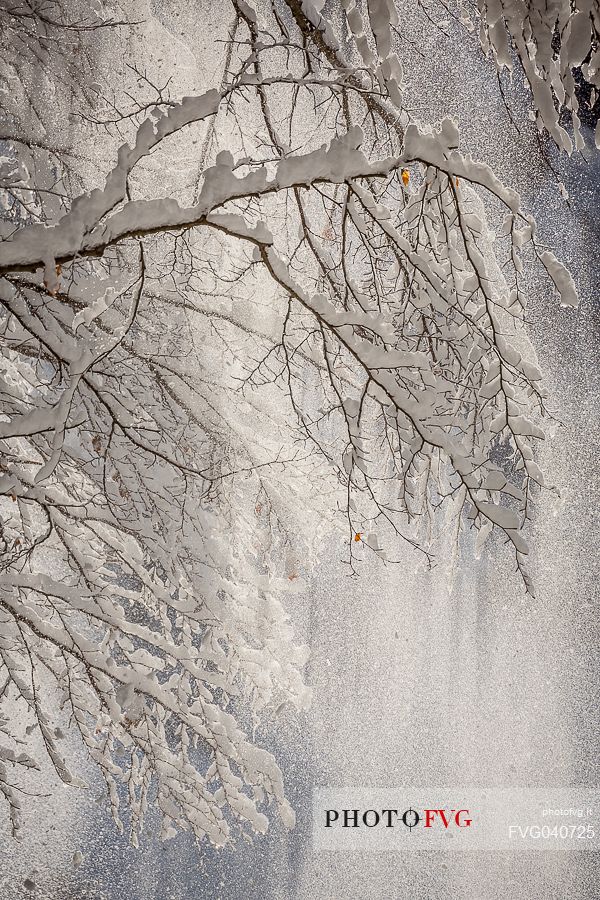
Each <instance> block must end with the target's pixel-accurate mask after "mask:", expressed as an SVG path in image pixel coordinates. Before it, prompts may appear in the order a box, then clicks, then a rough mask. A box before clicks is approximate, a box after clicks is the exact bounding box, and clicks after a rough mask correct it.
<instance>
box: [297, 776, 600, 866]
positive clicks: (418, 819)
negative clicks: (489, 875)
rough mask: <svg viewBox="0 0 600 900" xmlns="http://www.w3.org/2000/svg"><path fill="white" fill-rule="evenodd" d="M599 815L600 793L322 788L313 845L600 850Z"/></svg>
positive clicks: (383, 848) (380, 848)
mask: <svg viewBox="0 0 600 900" xmlns="http://www.w3.org/2000/svg"><path fill="white" fill-rule="evenodd" d="M390 801H392V802H390ZM599 811H600V792H599V791H598V790H596V789H585V788H554V787H553V788H549V789H547V790H546V789H542V788H535V789H530V790H528V789H519V788H507V789H501V788H492V789H464V788H430V789H427V788H422V787H414V788H410V787H406V786H403V787H402V788H390V789H386V790H384V789H379V788H378V789H367V788H346V789H344V788H333V789H329V788H315V790H314V792H313V829H312V830H313V846H314V849H315V850H316V851H320V850H334V851H335V850H341V851H344V852H352V851H356V852H362V851H364V850H373V851H374V852H387V851H391V852H394V851H396V850H399V849H402V851H405V850H428V849H429V850H439V849H442V848H443V849H448V850H452V849H455V850H467V849H469V848H474V847H476V848H478V849H494V850H500V849H501V850H515V851H518V850H519V849H522V848H525V847H527V848H532V849H533V848H537V849H540V850H549V851H552V850H554V851H555V850H556V849H557V847H558V846H559V845H560V847H561V848H562V849H565V850H578V851H579V850H595V851H598V850H600V817H599V815H598V813H599Z"/></svg>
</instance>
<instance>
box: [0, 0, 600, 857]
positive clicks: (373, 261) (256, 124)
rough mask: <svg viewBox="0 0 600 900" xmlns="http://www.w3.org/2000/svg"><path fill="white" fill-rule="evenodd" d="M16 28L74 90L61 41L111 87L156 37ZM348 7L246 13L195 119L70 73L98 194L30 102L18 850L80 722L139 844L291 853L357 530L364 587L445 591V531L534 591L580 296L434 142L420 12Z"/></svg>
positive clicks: (25, 127) (10, 757) (23, 283)
mask: <svg viewBox="0 0 600 900" xmlns="http://www.w3.org/2000/svg"><path fill="white" fill-rule="evenodd" d="M580 5H581V4H580ZM3 6H4V7H6V11H5V15H7V16H9V21H10V23H11V27H13V28H14V29H17V30H19V29H20V30H19V34H22V35H26V36H27V41H28V42H29V43H28V44H27V46H28V51H27V52H31V53H32V54H33V55H34V56H36V58H38V60H39V61H40V62H41V73H39V74H38V76H37V77H39V78H41V79H42V80H43V79H44V78H47V79H48V83H50V82H52V81H53V77H52V73H53V72H54V67H55V66H56V65H57V58H56V54H55V50H56V46H57V44H58V42H59V41H60V40H65V41H74V42H75V43H76V45H77V46H79V47H80V48H81V49H80V51H78V53H83V54H86V53H88V52H89V53H91V52H92V51H91V50H90V49H89V48H90V47H91V46H93V42H91V41H92V39H91V38H90V39H89V41H90V42H91V43H86V41H87V40H88V38H87V37H86V36H87V35H88V34H91V35H94V36H95V37H94V39H95V40H104V39H105V38H104V37H103V35H104V34H105V32H107V31H111V29H112V30H118V29H126V28H127V27H128V26H127V25H123V24H119V21H117V20H116V19H114V18H113V19H108V18H107V17H106V16H105V15H104V14H103V12H102V4H100V3H98V4H96V7H94V10H92V11H87V10H84V11H83V12H82V10H81V9H79V10H78V9H77V4H75V3H74V4H73V5H72V8H70V10H68V11H65V10H64V9H63V7H62V6H60V5H59V4H44V5H43V7H42V6H40V7H39V8H38V6H37V5H36V4H33V6H32V7H31V9H32V10H33V12H32V13H31V16H29V15H28V16H25V18H24V21H21V19H20V17H19V15H18V14H17V13H18V10H17V7H16V6H15V7H14V8H12V7H11V5H10V4H9V5H7V4H3ZM318 6H319V4H311V3H310V2H308V0H276V2H275V3H273V4H270V3H260V4H257V5H256V6H253V5H251V4H249V3H247V2H245V0H233V4H232V6H231V27H230V30H229V36H228V40H227V42H225V43H224V44H223V45H222V49H221V51H220V52H221V54H222V60H221V72H222V77H221V79H220V81H219V80H218V81H217V83H215V84H213V85H212V86H211V87H210V88H209V89H207V90H203V91H200V92H198V93H197V94H195V95H191V96H186V97H183V98H177V97H172V96H171V95H170V92H169V88H168V85H166V86H165V85H160V84H157V83H156V82H155V81H153V80H152V78H151V77H150V76H148V74H147V73H145V72H141V71H140V70H139V69H132V70H131V72H130V77H131V79H132V80H133V83H134V85H135V88H136V90H137V93H136V94H135V95H132V94H131V92H129V91H128V95H129V96H128V99H127V100H124V98H123V97H115V96H114V95H112V94H110V95H109V92H108V89H105V88H103V87H102V86H100V85H98V84H96V83H94V84H93V85H92V83H91V82H90V81H89V78H88V75H87V72H88V70H87V68H86V67H85V66H82V67H81V69H80V70H79V71H80V72H81V73H83V74H82V78H81V83H79V84H77V83H75V82H74V80H73V76H72V73H69V72H66V74H65V82H66V85H67V87H65V88H64V91H63V88H62V86H61V84H60V83H56V84H55V88H54V89H55V91H56V94H57V99H56V104H57V108H73V109H75V111H76V112H77V113H78V116H79V120H78V121H79V122H80V123H83V124H84V125H85V127H87V128H92V129H96V131H95V132H94V133H97V134H98V136H99V137H98V140H99V141H101V142H102V147H103V148H105V150H106V154H107V157H110V158H111V159H112V162H111V163H110V164H109V165H108V167H107V168H106V170H105V171H103V172H102V173H100V174H98V173H97V172H96V174H95V176H94V178H92V181H93V184H94V186H93V188H92V189H90V184H89V183H88V182H87V181H86V180H85V177H84V176H83V175H82V174H81V170H80V168H78V166H77V165H76V163H75V162H74V159H75V157H76V154H75V155H74V151H73V150H72V147H71V146H70V145H69V144H68V141H66V142H63V144H61V143H60V142H57V140H56V136H57V134H60V133H61V128H58V127H55V125H56V123H55V122H53V121H51V116H50V115H49V111H48V110H46V111H44V113H43V114H44V115H45V116H46V119H45V120H44V121H43V123H41V124H40V127H39V128H38V127H37V125H36V120H35V118H34V117H27V116H25V117H24V118H25V119H27V121H24V120H22V119H21V118H19V116H18V111H17V107H19V105H20V104H24V103H27V102H28V101H27V98H26V96H25V94H26V88H27V83H28V78H29V77H30V72H29V71H28V70H27V71H23V72H21V73H20V75H19V76H18V83H19V91H20V92H21V93H22V94H23V96H22V97H21V98H20V99H19V97H17V92H16V91H15V92H12V94H11V97H12V98H13V99H14V98H15V97H16V98H17V100H18V101H19V102H18V103H17V104H16V106H15V109H13V108H12V106H11V104H8V105H7V108H6V111H5V114H4V117H3V121H2V128H3V135H2V166H3V173H2V184H1V191H2V193H1V195H0V196H1V198H2V207H3V220H2V238H3V239H2V241H1V242H0V276H1V278H0V302H1V305H2V338H3V353H2V370H1V373H0V379H1V382H0V385H1V386H0V389H1V391H2V416H1V421H0V442H1V443H0V446H1V450H2V459H1V463H0V465H1V472H0V485H1V493H2V499H1V501H0V514H1V517H2V530H1V535H0V540H1V547H2V575H1V578H0V615H1V616H2V636H1V637H0V675H1V678H2V697H3V701H4V708H5V709H6V712H5V713H4V718H3V720H2V730H3V733H4V736H5V737H4V739H3V740H4V744H2V745H0V790H1V791H2V793H3V794H4V797H5V799H6V801H7V804H8V808H9V810H10V814H11V817H12V823H13V828H14V831H15V833H18V829H19V823H20V815H19V810H20V807H21V803H22V802H23V800H24V796H23V795H22V793H21V790H22V789H23V788H24V787H25V786H26V783H27V775H28V773H29V772H30V770H33V769H35V768H37V767H39V766H40V765H42V762H41V757H42V756H43V755H47V757H48V758H49V759H50V761H51V763H52V765H53V767H54V769H55V772H56V773H57V774H58V776H59V777H60V778H61V779H62V780H63V781H65V782H67V783H70V784H80V783H81V778H80V776H78V775H75V774H74V773H73V772H71V769H70V768H69V766H68V764H67V762H65V759H64V755H63V752H62V751H61V747H60V734H61V726H60V724H59V723H60V721H63V720H64V719H65V718H66V721H67V723H68V725H69V726H70V727H72V728H75V729H77V730H78V731H79V733H80V734H81V737H82V739H83V742H84V744H85V746H86V748H87V751H88V753H89V756H90V757H91V759H92V760H93V761H94V762H95V763H96V764H97V766H98V767H99V770H100V771H101V773H102V775H103V777H104V779H105V781H106V785H107V791H108V796H109V800H110V804H111V807H112V810H113V814H114V817H115V819H116V821H117V822H118V823H120V822H121V818H120V809H121V808H122V806H123V804H124V802H126V803H128V805H129V809H130V829H131V834H132V839H133V840H134V841H136V840H137V834H138V833H139V831H140V829H141V827H142V823H143V818H144V813H145V811H146V809H147V806H148V803H149V802H151V801H154V800H156V803H157V805H158V807H159V809H160V811H161V813H162V817H163V835H164V836H169V835H170V834H171V833H172V830H173V828H174V827H181V828H188V829H191V830H192V832H193V833H194V834H195V835H196V836H197V837H199V838H200V837H203V836H208V838H209V839H210V840H211V841H213V842H214V843H216V844H223V843H225V842H226V841H227V840H228V839H229V838H230V836H231V834H233V833H235V832H236V831H237V830H238V829H242V830H243V829H245V828H249V829H250V830H256V831H264V830H265V829H266V827H267V818H266V815H265V811H266V809H267V807H268V805H269V804H271V803H273V804H274V805H275V806H276V807H277V808H278V810H279V812H280V813H281V815H282V816H283V818H284V821H286V822H287V823H291V822H292V821H293V813H292V811H291V809H290V807H289V804H288V803H287V801H286V799H285V795H284V789H283V779H282V774H281V772H280V770H279V768H278V766H277V763H276V762H275V760H274V758H273V756H272V755H271V754H270V753H268V752H267V751H265V750H263V749H261V748H260V747H259V746H258V744H257V743H256V742H255V741H254V740H253V739H251V738H250V737H249V734H250V732H251V731H252V730H253V728H254V727H256V725H257V723H258V722H259V721H260V716H261V713H263V712H264V711H265V710H270V709H271V710H272V709H273V708H274V707H275V706H279V705H280V704H281V703H286V702H289V703H292V704H294V705H296V706H298V707H300V708H301V707H302V706H304V705H305V704H306V703H307V701H308V692H307V690H306V688H305V687H304V685H303V682H302V677H301V669H302V666H303V664H304V662H305V660H306V652H305V650H304V649H303V648H302V647H299V646H297V645H296V643H295V642H294V638H293V635H292V630H291V627H290V624H289V621H288V618H287V615H286V611H285V609H284V606H283V604H282V600H281V598H282V597H283V596H284V591H287V590H293V589H294V587H295V583H296V579H297V578H298V575H299V574H301V570H302V567H303V566H304V567H306V566H308V565H310V559H311V556H310V554H311V553H313V552H315V546H316V545H318V542H319V537H320V535H321V534H322V533H324V531H325V529H331V528H335V527H337V528H342V529H343V534H342V536H341V538H340V540H341V541H343V545H344V548H345V551H344V552H345V553H346V557H347V561H348V565H349V571H354V570H355V569H356V567H357V566H358V565H359V562H360V559H361V557H364V555H365V554H366V553H374V554H376V555H377V556H379V557H380V558H381V559H382V560H384V561H385V560H386V559H387V560H390V561H393V560H394V559H395V558H397V557H398V554H401V553H406V552H410V553H414V554H415V561H418V560H421V561H424V562H425V563H426V564H431V563H433V562H434V560H435V550H436V542H439V541H440V540H441V537H440V530H439V529H438V528H437V527H436V524H435V523H436V521H439V522H440V523H441V524H442V531H444V530H445V529H446V527H447V526H448V527H449V526H451V527H452V529H453V534H454V540H455V542H456V544H457V546H458V543H459V540H460V535H461V533H467V532H470V531H472V530H474V531H475V532H476V533H477V544H478V547H481V546H483V543H484V542H485V540H486V538H487V536H488V535H489V534H490V532H492V530H495V531H496V532H497V533H498V534H499V535H500V536H501V537H502V538H503V539H504V541H505V543H506V544H507V547H508V552H510V553H511V554H512V556H513V558H514V561H515V568H516V570H517V571H518V573H519V574H518V576H517V577H520V578H521V579H522V580H523V583H524V586H525V588H526V589H527V590H532V584H531V580H530V577H529V575H528V573H527V567H526V558H527V552H528V549H527V544H526V541H525V539H524V537H523V534H522V529H523V526H524V525H525V524H526V522H527V519H528V517H529V515H530V509H531V503H532V500H533V498H534V494H535V490H536V489H537V487H539V486H542V485H543V476H542V473H541V471H540V469H539V467H538V464H537V463H536V461H535V447H536V444H537V442H538V441H539V440H540V439H542V437H543V431H542V428H541V425H540V422H541V419H542V418H543V417H544V416H545V414H546V408H545V396H546V395H545V390H544V388H543V387H542V385H541V382H540V380H541V373H540V371H539V370H538V368H537V366H536V365H535V362H534V361H532V360H531V359H530V357H529V353H528V349H527V342H526V340H525V338H524V316H525V310H526V301H527V297H526V294H525V288H524V283H525V272H526V270H528V271H530V270H531V269H532V267H536V266H537V267H538V269H539V272H540V274H541V275H542V276H543V277H546V278H548V276H549V278H548V284H549V285H550V284H553V285H554V286H555V288H556V290H557V291H558V293H559V295H560V299H561V302H562V304H563V305H566V306H573V305H575V304H576V302H577V298H576V293H575V287H574V284H573V280H572V278H571V276H570V275H569V273H568V272H567V271H566V269H565V268H564V267H563V266H562V265H561V263H560V262H559V261H558V260H557V258H556V257H555V255H554V254H553V253H552V252H551V250H550V249H548V248H547V247H545V246H543V245H541V244H540V243H539V241H538V238H537V234H536V228H535V223H534V221H533V219H532V218H531V216H530V215H528V213H527V211H526V210H524V209H523V208H522V205H521V201H520V199H519V196H518V195H517V193H516V192H515V191H514V190H513V189H511V188H510V187H507V186H505V185H503V184H502V183H501V182H500V181H499V180H498V178H497V177H496V176H495V175H494V173H493V172H492V171H491V170H490V168H489V167H488V166H486V165H485V164H483V163H480V162H478V161H476V160H474V159H472V158H471V156H470V155H468V154H466V153H464V152H462V151H461V149H460V137H459V129H458V125H457V123H456V122H455V121H454V120H452V119H450V118H445V119H444V120H443V121H441V122H439V123H431V124H428V123H426V122H424V121H415V120H413V119H412V118H411V117H410V116H409V114H408V113H407V111H406V110H405V109H404V107H403V86H404V73H403V68H402V62H401V59H400V58H399V56H398V47H397V40H396V33H397V27H398V21H397V16H396V14H395V9H394V6H393V4H392V3H391V2H390V0H369V3H366V4H357V3H355V2H354V0H342V2H341V4H340V5H339V6H337V7H336V9H335V15H333V14H332V15H331V18H327V17H325V15H324V12H323V11H319V9H318ZM9 7H11V8H9ZM491 7H492V4H487V5H486V7H485V9H483V8H482V16H484V19H483V22H484V27H486V28H487V34H488V35H489V40H490V42H491V43H492V44H493V47H494V49H495V52H496V53H497V54H498V53H499V50H498V47H499V45H497V44H496V40H497V36H496V37H494V35H496V31H495V30H494V28H493V27H492V26H493V25H494V21H496V22H497V21H498V19H497V18H496V19H495V20H494V21H493V20H492V19H493V16H492V14H491V12H490V9H491ZM494 8H495V7H494ZM503 8H504V9H507V8H508V4H504V6H503ZM510 8H511V9H512V8H513V5H512V4H511V5H510ZM514 8H515V9H516V8H517V4H516V3H515V4H514ZM11 9H12V12H11ZM18 9H19V10H20V9H21V7H19V8H18ZM327 9H329V5H328V7H327ZM40 10H42V11H43V10H45V12H44V16H45V20H44V18H42V19H40ZM52 10H54V12H52ZM59 12H60V15H61V16H62V18H60V19H57V18H56V17H55V16H58V14H59ZM32 16H33V20H34V21H35V22H37V25H36V27H35V28H32V27H31V21H32V18H31V17H32ZM36 16H37V18H36ZM90 17H91V18H90ZM507 21H509V22H510V21H512V19H510V17H509V16H507ZM565 27H567V26H566V25H565ZM570 27H571V28H572V29H575V28H576V29H579V30H581V29H580V26H579V25H576V26H574V25H571V26H570ZM532 28H533V26H532ZM53 29H54V32H56V35H55V34H54V32H53V37H52V40H51V41H50V40H49V39H48V37H47V35H48V31H49V30H50V31H51V32H52V30H53ZM532 33H535V34H537V32H532ZM578 33H579V32H578ZM98 34H100V35H101V37H98ZM511 34H512V32H511ZM513 39H514V40H515V41H517V37H516V36H515V35H513ZM518 46H519V44H518V42H517V47H518ZM523 46H525V45H523ZM527 46H529V45H527ZM569 46H570V44H569ZM577 46H578V47H579V43H578V45H577ZM40 48H41V50H40ZM38 51H40V54H41V55H40V54H38ZM565 52H566V53H567V52H568V56H566V57H565V62H564V64H565V65H567V63H568V64H578V63H580V62H581V61H582V59H579V57H580V56H581V51H580V50H579V49H578V50H577V53H575V51H573V54H574V55H572V54H571V50H568V51H565ZM498 58H499V60H500V58H501V57H500V56H498ZM23 59H24V60H25V61H24V62H23V66H24V67H25V69H27V67H28V66H29V65H30V64H29V63H28V62H27V57H26V56H25V57H23ZM536 59H537V64H538V65H540V64H541V61H542V57H541V56H539V57H536ZM6 65H7V66H9V65H10V60H8V63H7V64H6ZM89 66H90V71H93V70H94V60H93V58H91V59H90V60H89ZM590 66H591V63H590ZM84 76H85V77H84ZM89 77H90V78H91V75H90V76H89ZM540 77H542V76H540ZM548 78H550V74H548ZM542 81H544V79H543V78H542ZM567 81H568V79H567ZM533 83H534V82H532V86H533ZM544 83H546V82H545V81H544ZM552 89H553V90H556V84H555V82H552ZM61 91H62V93H61ZM132 96H133V100H132V99H131V97H132ZM565 96H566V95H565ZM569 96H570V95H569ZM566 102H567V101H566V100H565V103H566ZM569 102H570V103H571V106H570V108H571V109H572V110H573V113H575V107H574V106H573V104H572V101H569ZM132 104H133V105H132ZM13 105H14V104H13ZM61 105H62V107H61ZM545 109H546V107H543V106H540V114H541V115H542V117H544V116H546V112H543V110H545ZM548 115H549V113H548ZM76 118H77V117H76ZM543 120H544V124H545V125H546V127H548V129H549V130H550V131H551V133H552V134H553V135H556V134H558V132H555V131H552V121H553V120H552V117H551V116H550V118H549V119H548V121H546V118H543ZM40 121H41V120H40ZM75 125H76V123H75V124H74V125H73V127H74V128H75ZM556 127H558V126H556ZM561 133H562V132H561ZM559 143H560V142H559ZM562 145H563V146H565V144H564V142H563V143H562ZM78 179H81V180H82V184H81V187H80V188H78ZM56 689H58V699H57V697H56Z"/></svg>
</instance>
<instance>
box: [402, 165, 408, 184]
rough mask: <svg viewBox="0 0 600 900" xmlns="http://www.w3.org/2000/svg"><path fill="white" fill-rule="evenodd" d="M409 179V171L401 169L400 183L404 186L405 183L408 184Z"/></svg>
mask: <svg viewBox="0 0 600 900" xmlns="http://www.w3.org/2000/svg"><path fill="white" fill-rule="evenodd" d="M409 181H410V172H409V171H408V169H402V184H403V185H404V187H406V185H407V184H408V182H409Z"/></svg>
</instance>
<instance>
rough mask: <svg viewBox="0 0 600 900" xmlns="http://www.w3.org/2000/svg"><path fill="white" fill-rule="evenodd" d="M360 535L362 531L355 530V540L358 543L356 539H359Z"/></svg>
mask: <svg viewBox="0 0 600 900" xmlns="http://www.w3.org/2000/svg"><path fill="white" fill-rule="evenodd" d="M361 537H362V531H357V532H356V534H355V535H354V540H355V542H356V543H358V541H360V539H361Z"/></svg>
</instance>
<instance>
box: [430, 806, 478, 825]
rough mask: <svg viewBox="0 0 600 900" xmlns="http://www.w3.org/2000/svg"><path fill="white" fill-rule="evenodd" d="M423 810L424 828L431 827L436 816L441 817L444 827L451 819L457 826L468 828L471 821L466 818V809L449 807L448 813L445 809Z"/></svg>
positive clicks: (467, 813) (467, 811) (467, 812)
mask: <svg viewBox="0 0 600 900" xmlns="http://www.w3.org/2000/svg"><path fill="white" fill-rule="evenodd" d="M424 812H425V828H432V827H433V824H434V821H435V817H436V816H438V818H439V819H441V821H442V824H443V826H444V828H448V826H449V825H450V824H451V822H452V821H454V824H455V825H456V826H457V827H458V828H468V827H469V826H470V824H471V822H472V821H473V820H472V819H469V818H467V816H468V815H469V810H468V809H458V810H456V809H451V810H450V812H449V813H448V812H447V811H446V810H445V809H426V810H424ZM463 813H464V816H463Z"/></svg>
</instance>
